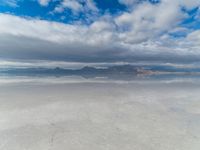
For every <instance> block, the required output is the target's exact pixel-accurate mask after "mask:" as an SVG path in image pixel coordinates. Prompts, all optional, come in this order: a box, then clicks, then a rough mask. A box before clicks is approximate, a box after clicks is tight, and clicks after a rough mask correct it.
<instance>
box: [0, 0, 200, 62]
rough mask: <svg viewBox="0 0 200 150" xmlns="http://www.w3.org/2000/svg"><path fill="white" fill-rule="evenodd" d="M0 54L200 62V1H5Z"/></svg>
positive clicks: (0, 3)
mask: <svg viewBox="0 0 200 150" xmlns="http://www.w3.org/2000/svg"><path fill="white" fill-rule="evenodd" d="M0 59H1V60H18V61H29V60H35V61H39V60H47V61H67V62H69V61H70V62H71V61H72V62H139V61H147V62H148V61H149V62H152V61H153V62H156V61H158V62H193V61H200V1H199V0H177V1H174V0H0Z"/></svg>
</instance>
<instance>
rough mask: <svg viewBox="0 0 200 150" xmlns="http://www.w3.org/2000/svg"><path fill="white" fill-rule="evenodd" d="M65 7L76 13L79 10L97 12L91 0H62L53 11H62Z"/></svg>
mask: <svg viewBox="0 0 200 150" xmlns="http://www.w3.org/2000/svg"><path fill="white" fill-rule="evenodd" d="M66 9H70V10H71V11H72V12H73V13H74V14H78V13H80V12H84V13H88V12H90V11H91V12H98V8H97V7H96V5H95V3H94V1H93V0H76V1H75V0H63V1H61V2H60V4H59V5H58V6H56V7H55V9H54V12H55V13H62V12H64V11H65V10H66Z"/></svg>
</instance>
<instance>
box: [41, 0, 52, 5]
mask: <svg viewBox="0 0 200 150" xmlns="http://www.w3.org/2000/svg"><path fill="white" fill-rule="evenodd" d="M50 1H51V0H38V2H39V4H40V5H42V6H47V5H48V4H49V2H50Z"/></svg>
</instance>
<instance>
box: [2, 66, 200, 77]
mask: <svg viewBox="0 0 200 150" xmlns="http://www.w3.org/2000/svg"><path fill="white" fill-rule="evenodd" d="M0 75H1V76H56V77H59V76H81V77H84V78H97V77H99V78H101V77H102V78H112V79H128V80H129V79H134V78H137V77H141V76H166V75H168V76H169V75H176V76H177V75H196V76H198V75H200V69H199V68H176V67H173V66H133V65H120V66H111V67H107V68H95V67H89V66H86V67H83V68H81V69H64V68H59V67H57V68H53V69H51V68H7V69H5V68H4V69H0Z"/></svg>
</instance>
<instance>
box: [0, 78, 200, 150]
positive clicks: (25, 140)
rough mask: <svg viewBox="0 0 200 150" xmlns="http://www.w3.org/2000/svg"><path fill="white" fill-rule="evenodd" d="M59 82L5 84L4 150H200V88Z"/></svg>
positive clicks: (1, 108) (192, 84) (1, 105)
mask: <svg viewBox="0 0 200 150" xmlns="http://www.w3.org/2000/svg"><path fill="white" fill-rule="evenodd" d="M7 80H9V79H7ZM60 80H61V81H60V82H52V81H53V79H49V82H48V80H45V82H42V81H43V80H41V81H27V82H21V81H18V80H14V81H15V82H4V81H3V80H1V84H0V150H199V149H200V82H199V81H195V80H194V81H193V80H189V81H187V82H186V81H185V82H180V81H133V82H87V81H86V82H79V81H77V82H75V81H74V82H65V83H63V82H62V79H60ZM71 81H72V80H71Z"/></svg>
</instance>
